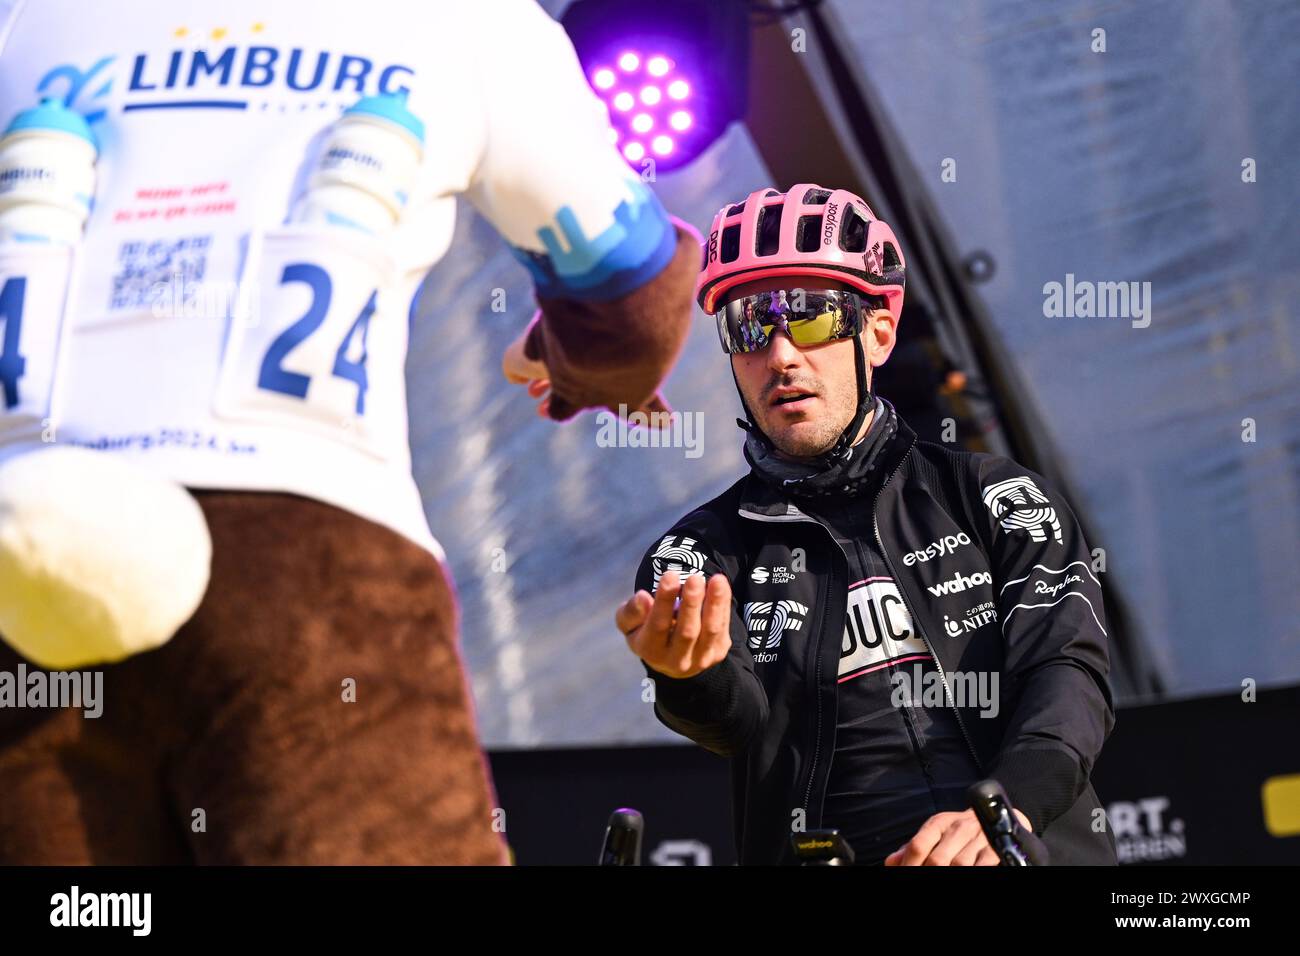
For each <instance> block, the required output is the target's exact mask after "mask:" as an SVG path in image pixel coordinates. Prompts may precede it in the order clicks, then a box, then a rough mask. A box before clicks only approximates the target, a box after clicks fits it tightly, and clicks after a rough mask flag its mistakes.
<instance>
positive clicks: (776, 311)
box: [717, 289, 884, 355]
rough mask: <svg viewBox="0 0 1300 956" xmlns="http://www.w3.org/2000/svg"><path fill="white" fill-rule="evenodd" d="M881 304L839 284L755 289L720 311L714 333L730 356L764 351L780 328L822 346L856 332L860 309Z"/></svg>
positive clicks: (800, 341) (860, 320) (794, 338)
mask: <svg viewBox="0 0 1300 956" xmlns="http://www.w3.org/2000/svg"><path fill="white" fill-rule="evenodd" d="M879 308H884V306H883V304H881V302H880V300H879V299H878V298H877V297H875V296H866V295H860V294H859V293H857V292H847V291H841V290H838V289H824V290H820V291H814V290H811V289H781V290H777V291H772V292H757V293H755V294H754V295H747V296H744V297H743V298H739V299H732V300H731V301H730V302H728V303H727V304H726V305H724V306H722V307H721V308H720V309H719V310H718V314H717V319H718V338H719V339H721V341H722V350H723V351H724V352H726V353H727V354H728V355H743V354H745V353H747V352H759V351H762V350H763V349H765V348H767V346H768V343H769V342H771V341H772V337H773V336H774V335H775V334H776V333H777V332H778V331H780V332H784V333H785V334H786V335H788V336H790V340H791V341H792V342H794V344H795V345H799V346H809V345H823V344H825V343H826V342H834V341H835V340H836V339H849V338H852V337H853V336H855V335H857V334H858V333H859V332H861V331H862V324H863V316H864V314H865V313H866V312H869V311H872V310H874V309H879Z"/></svg>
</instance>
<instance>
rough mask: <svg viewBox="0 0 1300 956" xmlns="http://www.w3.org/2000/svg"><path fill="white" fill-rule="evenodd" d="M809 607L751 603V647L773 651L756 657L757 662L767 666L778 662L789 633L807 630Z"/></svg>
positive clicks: (747, 617) (747, 619) (748, 619)
mask: <svg viewBox="0 0 1300 956" xmlns="http://www.w3.org/2000/svg"><path fill="white" fill-rule="evenodd" d="M807 615H808V607H807V605H805V604H800V603H799V602H798V601H750V602H749V603H748V604H746V605H745V612H744V618H745V630H746V631H748V632H749V647H750V649H751V650H754V651H763V650H767V651H771V652H772V653H770V654H762V653H760V654H755V655H754V660H755V662H757V663H759V664H765V663H768V662H769V661H774V660H776V653H775V652H776V649H777V648H778V647H780V646H781V638H783V637H785V635H786V632H787V631H797V630H799V629H800V628H802V627H803V622H804V619H805V618H806V617H807Z"/></svg>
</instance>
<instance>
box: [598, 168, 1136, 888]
mask: <svg viewBox="0 0 1300 956" xmlns="http://www.w3.org/2000/svg"><path fill="white" fill-rule="evenodd" d="M706 250H707V252H706V258H705V262H704V266H703V270H702V271H701V273H700V275H699V279H698V283H697V298H698V302H699V304H700V306H701V307H702V308H703V309H704V311H705V312H706V313H708V314H711V315H716V317H717V324H718V331H719V335H720V338H721V341H722V347H723V351H724V352H726V353H728V354H729V356H730V363H731V370H732V374H733V377H734V378H735V380H736V384H737V387H738V389H739V393H740V397H741V401H742V404H743V406H744V410H745V414H746V419H747V420H746V421H744V422H739V420H738V424H741V425H742V427H743V428H744V429H745V430H746V432H747V434H746V437H745V445H744V454H745V458H746V460H747V461H748V463H749V466H750V472H749V474H748V475H746V476H745V477H743V478H741V479H740V480H739V481H737V482H736V483H735V484H734V485H732V486H731V488H729V489H728V490H727V491H725V492H724V493H722V494H721V495H719V496H718V497H717V498H715V499H713V500H712V501H709V502H707V503H706V504H703V505H701V506H700V507H698V508H696V509H694V510H693V511H691V512H690V513H689V514H687V515H685V516H684V517H683V518H681V519H680V520H679V521H677V522H676V523H675V524H674V525H673V526H672V527H671V528H670V529H669V530H668V532H667V533H666V534H665V535H663V536H662V537H661V538H659V539H658V540H657V541H656V542H655V543H654V544H653V545H651V547H650V548H649V549H648V550H647V551H646V553H645V555H644V557H643V559H642V561H641V564H640V566H639V568H638V572H637V577H636V588H637V590H636V592H635V594H634V595H633V596H632V597H631V598H629V599H628V601H627V602H626V603H624V604H623V605H622V606H621V607H620V608H619V609H618V611H617V613H616V622H617V624H618V627H619V629H620V630H621V631H622V632H623V633H624V635H625V637H626V638H627V642H628V645H629V647H630V648H631V650H632V651H633V653H635V654H636V655H637V656H638V657H639V658H640V659H641V660H642V662H643V663H644V666H645V670H646V673H647V674H648V675H649V676H650V677H651V678H653V680H654V682H655V688H656V693H655V714H656V716H657V717H658V719H659V720H660V721H661V722H662V723H663V724H665V725H666V726H668V727H670V728H672V729H673V730H675V731H676V732H678V733H680V734H682V735H684V736H686V737H688V738H690V739H691V740H693V741H695V742H696V743H698V744H699V745H701V746H703V747H705V748H707V749H708V750H710V751H712V752H714V753H717V754H721V755H723V756H726V757H729V758H731V761H732V773H733V784H734V788H733V796H734V817H735V836H736V843H737V848H738V852H739V856H740V860H741V862H742V863H776V862H780V861H782V860H785V859H786V858H787V854H788V852H789V850H788V847H789V844H790V835H791V832H792V830H800V829H814V828H836V829H839V830H840V831H841V832H842V834H843V835H844V836H845V838H846V839H847V840H848V841H849V843H850V845H851V846H852V847H853V849H854V852H855V854H856V857H857V860H858V862H861V863H885V864H890V865H892V864H922V863H924V864H929V865H948V864H955V865H972V864H980V865H983V864H996V863H997V858H996V855H995V854H994V853H993V851H992V850H991V849H990V848H989V846H988V843H987V841H986V839H985V838H984V836H983V833H982V832H981V830H980V827H979V824H978V821H977V820H976V818H975V815H974V812H973V811H972V810H970V809H969V808H968V804H967V800H966V788H967V787H968V786H969V785H970V784H971V783H973V782H974V781H976V780H979V779H981V778H983V777H993V778H995V779H997V780H998V781H999V782H1001V783H1002V784H1003V786H1004V787H1005V788H1006V791H1007V793H1008V795H1009V797H1010V799H1011V802H1012V804H1013V805H1014V807H1015V808H1016V811H1017V813H1018V814H1019V816H1020V820H1021V823H1022V824H1023V825H1025V826H1027V827H1029V828H1030V829H1031V830H1032V831H1033V832H1034V833H1036V834H1038V835H1039V836H1040V837H1041V838H1042V839H1043V841H1044V843H1045V844H1046V845H1047V847H1048V849H1049V851H1050V853H1051V857H1052V860H1053V862H1055V863H1103V864H1113V863H1114V862H1115V849H1114V840H1113V838H1112V837H1111V835H1110V834H1109V833H1108V832H1105V828H1104V826H1101V825H1100V824H1104V815H1103V813H1102V810H1101V808H1100V805H1099V803H1098V800H1097V796H1096V794H1095V792H1094V791H1093V788H1092V786H1091V784H1090V782H1089V775H1090V772H1091V769H1092V766H1093V763H1094V761H1095V760H1096V758H1097V755H1098V753H1099V752H1100V750H1101V747H1102V744H1103V742H1104V741H1105V739H1106V737H1107V736H1108V735H1109V733H1110V730H1111V728H1112V726H1113V724H1114V711H1113V703H1112V697H1111V690H1110V687H1109V683H1108V676H1107V675H1108V670H1109V664H1108V651H1107V637H1106V631H1105V619H1104V613H1103V608H1102V598H1101V589H1100V586H1099V584H1098V582H1097V579H1096V577H1095V575H1094V574H1093V571H1092V568H1091V565H1090V561H1091V555H1090V552H1089V550H1088V547H1087V545H1086V543H1085V542H1084V539H1083V536H1082V535H1081V534H1080V531H1079V526H1078V524H1077V522H1076V521H1075V518H1074V516H1073V514H1072V513H1071V511H1070V508H1069V506H1068V505H1067V504H1066V502H1065V501H1064V499H1062V497H1061V496H1060V494H1059V493H1057V492H1056V491H1055V490H1054V489H1053V488H1052V487H1051V486H1050V485H1049V484H1048V483H1047V482H1046V481H1044V480H1043V478H1042V476H1041V475H1038V474H1036V473H1034V472H1032V471H1030V470H1029V469H1027V468H1025V467H1023V466H1021V465H1019V464H1017V463H1016V462H1014V461H1011V460H1009V459H1007V458H1005V457H999V456H995V455H988V454H972V453H967V452H961V451H956V450H952V449H949V448H945V447H943V446H941V445H937V444H931V443H928V442H922V441H917V439H916V435H915V434H914V433H913V431H912V430H911V429H910V428H909V427H908V425H907V424H906V423H905V422H904V421H902V420H901V419H900V418H899V416H898V415H897V413H896V412H895V410H894V408H893V406H892V405H891V404H890V403H889V402H888V401H887V400H886V399H885V398H883V397H881V396H878V395H876V394H874V393H873V390H872V373H873V370H874V369H875V368H877V367H878V366H880V365H882V364H883V363H884V362H885V361H886V360H887V359H888V358H889V355H890V352H891V350H892V349H893V347H894V344H895V341H896V338H895V336H896V332H897V328H898V322H899V316H900V313H901V311H902V305H903V290H904V278H905V261H904V257H903V252H902V249H901V248H900V246H899V243H898V240H897V239H896V237H895V236H894V234H893V232H892V231H891V230H890V228H889V226H888V225H886V224H885V223H884V222H881V221H879V220H878V219H876V217H875V216H874V215H873V213H872V211H871V209H870V208H869V207H868V205H867V204H866V203H865V202H864V201H863V200H862V199H861V198H859V197H858V196H856V195H853V194H852V193H850V192H848V191H845V190H831V189H823V188H821V187H819V186H816V185H813V184H801V185H797V186H793V187H791V189H790V190H789V191H788V192H786V193H784V194H783V193H780V192H778V191H777V190H775V189H767V190H759V191H757V192H754V193H751V194H750V195H749V196H748V197H746V198H745V199H744V200H743V201H742V202H740V203H737V204H735V205H732V206H728V207H724V208H723V209H721V210H720V211H719V212H718V214H717V216H716V217H715V219H714V221H713V225H712V230H711V232H710V234H709V239H708V243H707V246H706ZM678 605H679V606H678ZM1099 821H1100V822H1099Z"/></svg>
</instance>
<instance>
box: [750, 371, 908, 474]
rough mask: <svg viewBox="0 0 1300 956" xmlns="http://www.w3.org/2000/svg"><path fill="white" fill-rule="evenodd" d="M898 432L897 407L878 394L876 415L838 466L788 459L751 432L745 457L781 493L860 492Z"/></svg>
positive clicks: (756, 472) (756, 471)
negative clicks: (865, 432) (860, 438)
mask: <svg viewBox="0 0 1300 956" xmlns="http://www.w3.org/2000/svg"><path fill="white" fill-rule="evenodd" d="M897 433H898V415H897V414H896V413H895V411H894V406H893V405H891V404H889V402H887V401H885V400H884V399H883V398H880V397H879V396H877V397H876V408H875V415H874V417H873V418H872V420H871V427H870V428H869V429H867V434H866V435H864V436H863V438H862V441H860V442H858V443H857V444H856V445H854V446H853V447H852V448H850V449H849V454H848V456H847V457H846V458H845V459H843V460H841V461H840V462H838V463H837V464H835V465H832V466H830V467H824V466H817V465H807V464H804V463H802V462H796V461H788V460H786V459H784V458H781V457H779V456H778V455H777V454H776V453H775V452H774V451H773V450H772V448H771V445H770V444H769V443H767V442H764V441H762V440H761V439H759V438H757V437H756V436H755V435H754V434H752V433H750V434H747V435H746V436H745V460H746V461H748V462H749V465H750V467H751V468H752V469H753V470H754V472H755V474H757V475H758V476H759V477H760V478H762V479H763V480H764V481H766V482H767V483H768V484H769V485H771V486H772V487H773V488H774V489H776V490H777V491H778V492H780V493H781V494H782V495H791V496H794V497H803V498H825V497H830V496H836V495H857V494H860V493H861V492H862V490H863V489H864V488H865V487H866V486H867V485H868V484H869V483H871V482H873V481H874V480H875V477H876V476H875V475H874V473H873V470H874V465H875V463H876V461H877V460H878V459H879V458H880V453H881V451H882V450H883V449H884V448H886V447H887V446H888V445H889V442H890V441H891V440H892V439H893V437H894V436H895V435H896V434H897Z"/></svg>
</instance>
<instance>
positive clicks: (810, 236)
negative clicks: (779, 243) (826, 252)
mask: <svg viewBox="0 0 1300 956" xmlns="http://www.w3.org/2000/svg"><path fill="white" fill-rule="evenodd" d="M821 243H822V217H821V216H800V217H799V228H798V229H796V230H795V236H794V247H795V249H797V250H798V251H799V252H816V251H817V250H818V249H819V248H821Z"/></svg>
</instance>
